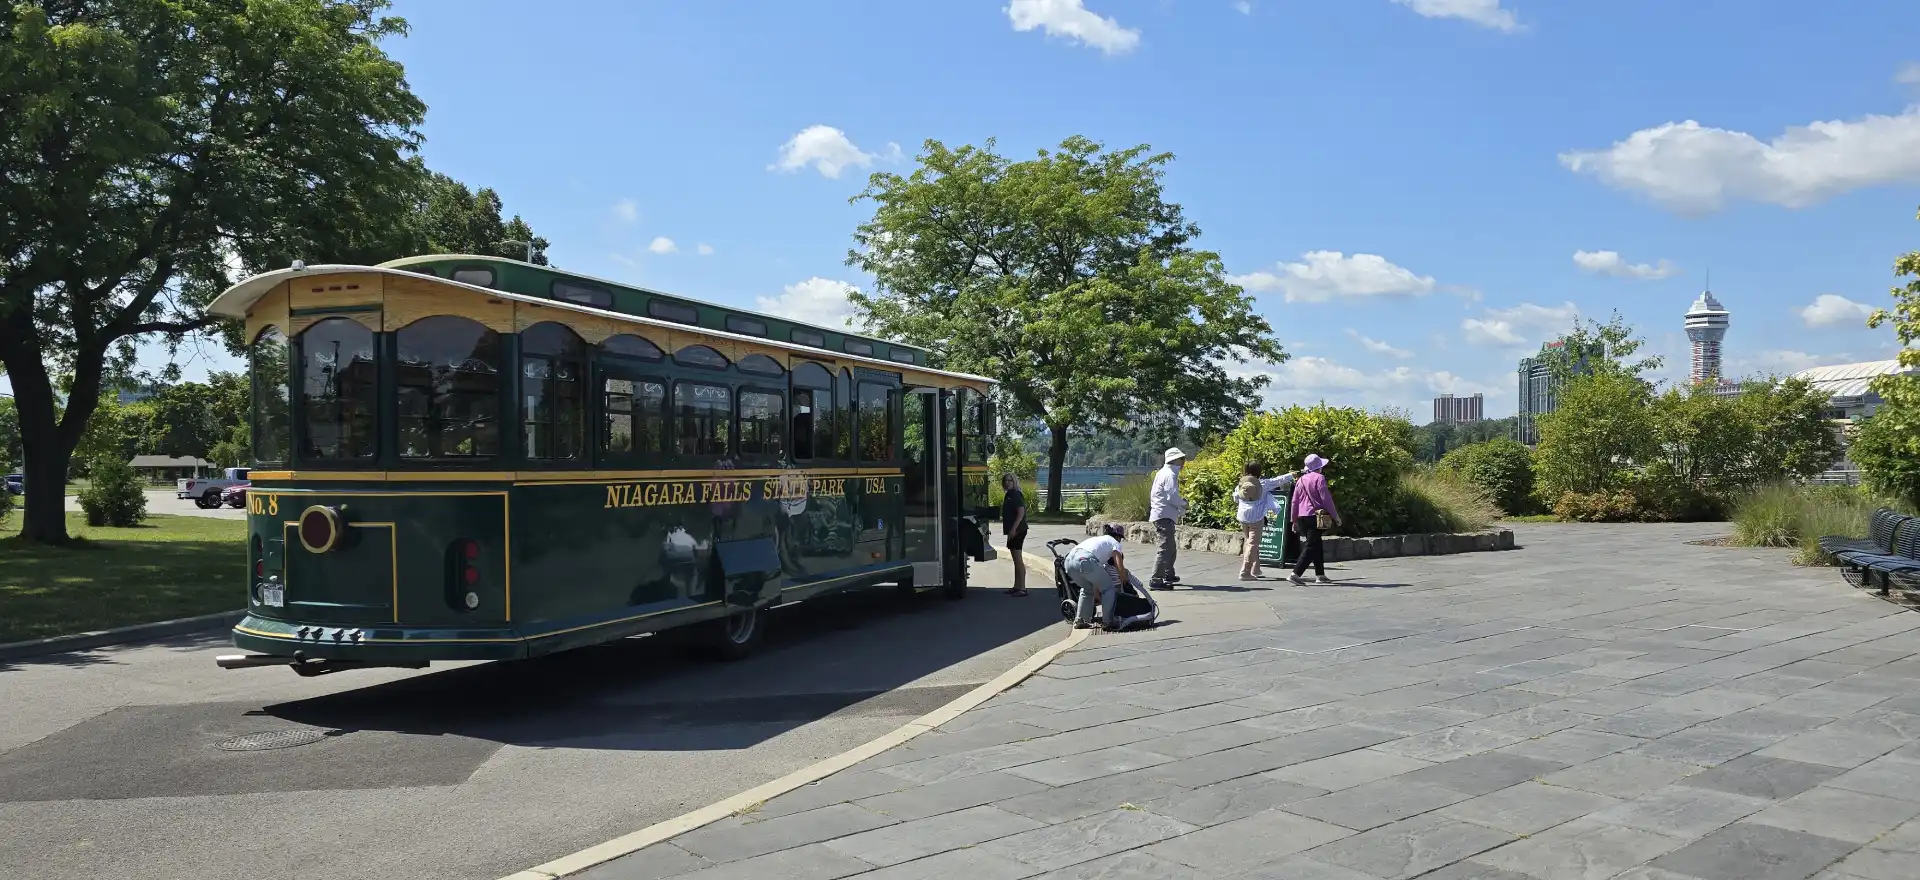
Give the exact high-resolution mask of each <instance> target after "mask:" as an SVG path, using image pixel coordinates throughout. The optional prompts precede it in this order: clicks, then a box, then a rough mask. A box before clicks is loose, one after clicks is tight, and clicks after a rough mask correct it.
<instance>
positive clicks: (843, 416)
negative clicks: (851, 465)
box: [833, 367, 854, 461]
mask: <svg viewBox="0 0 1920 880" xmlns="http://www.w3.org/2000/svg"><path fill="white" fill-rule="evenodd" d="M833 400H834V407H833V440H834V446H833V453H834V457H835V458H838V459H840V460H841V461H852V460H853V439H854V438H853V373H852V372H850V371H848V370H847V369H846V368H844V367H842V368H841V370H840V378H839V380H838V381H837V382H836V383H835V384H834V393H833Z"/></svg>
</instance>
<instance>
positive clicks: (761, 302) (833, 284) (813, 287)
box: [754, 277, 859, 327]
mask: <svg viewBox="0 0 1920 880" xmlns="http://www.w3.org/2000/svg"><path fill="white" fill-rule="evenodd" d="M856 290H859V288H857V287H854V286H853V285H851V284H848V283H847V282H845V281H834V280H831V279H827V278H819V277H814V278H808V279H807V280H805V281H802V282H799V283H797V284H789V285H787V286H786V287H785V288H784V289H783V290H782V292H781V294H780V295H779V296H772V297H768V296H762V297H757V298H756V299H755V300H754V308H755V309H757V310H759V311H761V312H765V313H767V314H769V315H779V316H780V317H782V318H792V319H793V320H795V321H803V322H805V323H808V324H815V325H818V326H822V327H847V326H852V323H853V322H852V318H853V304H852V303H850V302H848V301H847V294H849V293H853V292H854V291H856Z"/></svg>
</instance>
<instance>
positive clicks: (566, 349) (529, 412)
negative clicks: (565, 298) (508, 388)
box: [520, 321, 587, 461]
mask: <svg viewBox="0 0 1920 880" xmlns="http://www.w3.org/2000/svg"><path fill="white" fill-rule="evenodd" d="M586 361H587V343H586V342H585V341H584V340H582V339H581V338H580V336H579V334H577V333H574V332H573V330H572V328H570V327H567V326H566V325H564V324H556V323H554V322H552V321H543V322H541V323H539V324H535V325H533V326H532V327H528V328H527V329H526V330H523V331H521V333H520V395H521V410H520V418H521V424H522V426H523V430H524V431H525V432H526V434H525V437H526V454H527V458H530V459H544V460H549V461H566V460H571V459H578V458H580V457H581V453H583V452H584V451H585V447H586V428H587V412H586V383H587V379H586Z"/></svg>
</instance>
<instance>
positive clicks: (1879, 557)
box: [1820, 508, 1920, 596]
mask: <svg viewBox="0 0 1920 880" xmlns="http://www.w3.org/2000/svg"><path fill="white" fill-rule="evenodd" d="M1868 531H1869V533H1870V535H1871V537H1867V538H1848V537H1845V536H1842V535H1829V536H1827V537H1824V538H1821V539H1820V549H1821V550H1822V551H1823V552H1825V553H1826V554H1827V555H1829V556H1832V557H1833V558H1834V559H1836V560H1839V562H1840V565H1841V566H1842V568H1841V572H1840V574H1841V577H1844V578H1846V580H1847V583H1850V584H1852V585H1854V586H1856V587H1861V588H1863V589H1877V590H1878V591H1879V592H1880V595H1882V596H1886V595H1890V594H1891V593H1892V591H1893V588H1894V587H1895V586H1898V587H1900V588H1901V589H1902V590H1906V589H1911V588H1913V587H1915V586H1916V585H1920V519H1915V518H1914V517H1911V516H1907V515H1905V514H1902V513H1898V512H1895V511H1892V510H1888V509H1886V508H1881V509H1879V510H1876V511H1874V512H1873V519H1872V521H1871V524H1870V525H1869V527H1868Z"/></svg>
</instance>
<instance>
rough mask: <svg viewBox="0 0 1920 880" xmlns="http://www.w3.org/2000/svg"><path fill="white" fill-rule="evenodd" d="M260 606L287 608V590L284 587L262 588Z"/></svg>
mask: <svg viewBox="0 0 1920 880" xmlns="http://www.w3.org/2000/svg"><path fill="white" fill-rule="evenodd" d="M260 604H262V605H270V606H272V607H274V608H285V607H286V605H287V592H286V589H285V588H283V587H261V588H260Z"/></svg>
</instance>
